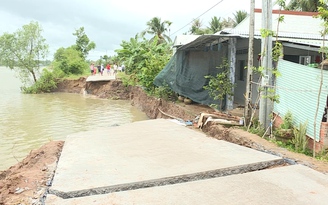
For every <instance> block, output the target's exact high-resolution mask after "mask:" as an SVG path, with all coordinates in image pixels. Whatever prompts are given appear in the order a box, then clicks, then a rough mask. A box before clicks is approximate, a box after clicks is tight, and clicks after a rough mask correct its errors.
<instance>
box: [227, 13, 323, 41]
mask: <svg viewBox="0 0 328 205" xmlns="http://www.w3.org/2000/svg"><path fill="white" fill-rule="evenodd" d="M294 13H295V14H293V12H289V13H286V14H281V15H282V16H284V21H283V22H280V23H279V30H278V35H279V37H285V38H298V39H314V40H320V39H322V36H321V35H320V32H321V30H323V25H322V23H323V21H322V20H320V19H319V18H314V17H313V16H311V15H301V13H300V12H294ZM296 14H297V15H296ZM254 17H255V20H254V21H255V23H254V26H255V29H254V35H256V36H260V35H261V33H260V32H261V28H262V13H259V12H256V13H255V16H254ZM278 18H279V14H277V13H273V14H272V30H273V31H275V32H276V29H277V25H278ZM223 32H225V33H231V34H239V35H247V36H248V33H249V16H248V17H246V19H245V20H244V21H242V22H241V23H240V24H238V25H237V26H236V27H235V28H233V29H230V30H229V29H225V30H223Z"/></svg>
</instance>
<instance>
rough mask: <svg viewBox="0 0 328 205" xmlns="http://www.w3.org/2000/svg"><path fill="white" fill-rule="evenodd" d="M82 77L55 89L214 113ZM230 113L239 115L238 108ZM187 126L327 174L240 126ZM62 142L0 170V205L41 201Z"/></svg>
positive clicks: (170, 112)
mask: <svg viewBox="0 0 328 205" xmlns="http://www.w3.org/2000/svg"><path fill="white" fill-rule="evenodd" d="M85 80H86V79H85V78H80V79H78V80H64V81H63V82H61V83H60V84H59V85H58V88H57V89H56V90H55V92H69V93H87V94H90V95H94V96H97V97H99V98H107V99H123V100H130V101H131V104H132V105H134V106H136V107H138V108H139V109H140V110H141V111H143V112H145V113H146V114H147V115H148V117H149V118H150V119H156V118H178V119H182V120H191V121H193V120H194V119H195V117H196V116H199V114H200V113H204V112H205V113H215V111H214V110H213V109H212V108H210V107H208V106H204V105H199V104H190V105H186V104H184V103H175V102H168V101H164V100H162V99H157V98H154V97H149V96H147V94H146V93H145V92H144V91H143V90H142V89H141V88H140V87H125V86H124V85H123V84H122V82H121V81H120V80H116V81H110V82H93V83H86V81H85ZM215 114H218V113H215ZM230 114H232V115H234V114H235V115H238V112H237V113H230ZM229 116H230V115H229ZM189 127H190V128H191V129H195V130H197V131H201V132H204V133H205V134H206V135H207V136H208V137H214V138H216V139H219V140H226V141H229V142H232V143H236V144H239V145H242V146H246V147H250V148H252V149H256V150H260V151H264V152H267V153H271V154H275V155H278V156H281V157H283V158H285V159H288V161H289V162H292V163H298V164H303V165H306V166H309V167H311V168H313V169H315V170H317V171H319V172H322V173H324V174H328V162H323V161H319V160H316V159H313V158H311V157H309V156H306V155H303V154H299V153H293V152H290V151H288V150H286V149H284V148H281V147H278V146H277V145H275V144H274V143H271V142H269V141H267V140H265V139H263V138H261V137H259V136H257V135H254V134H251V133H248V132H246V131H243V130H242V129H240V128H237V127H230V128H228V127H224V126H222V125H218V124H212V123H208V124H207V125H206V126H204V127H202V129H199V128H198V127H196V126H189ZM63 144H64V142H62V141H51V142H49V143H47V144H45V145H44V146H42V147H41V148H39V149H37V150H34V151H31V153H30V154H29V155H28V156H27V157H26V158H25V159H24V160H23V161H21V162H19V163H17V164H16V165H14V166H12V167H10V168H9V169H8V170H5V171H2V172H0V205H2V204H21V205H23V204H42V200H43V197H44V195H45V193H46V191H47V189H48V186H49V184H50V183H51V179H52V177H53V174H54V170H55V167H56V164H57V161H58V159H59V156H60V153H61V150H62V147H63Z"/></svg>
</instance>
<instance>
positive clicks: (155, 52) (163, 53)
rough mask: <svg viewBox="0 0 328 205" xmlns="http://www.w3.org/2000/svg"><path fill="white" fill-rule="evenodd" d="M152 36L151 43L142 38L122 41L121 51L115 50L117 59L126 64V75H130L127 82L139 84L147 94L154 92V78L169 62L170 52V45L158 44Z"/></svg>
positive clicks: (157, 39) (157, 40)
mask: <svg viewBox="0 0 328 205" xmlns="http://www.w3.org/2000/svg"><path fill="white" fill-rule="evenodd" d="M159 40H160V39H159V38H158V37H157V36H154V37H153V38H152V40H151V41H148V40H147V39H145V38H144V37H139V36H138V35H136V36H135V38H131V39H130V41H129V42H127V41H123V42H122V43H121V47H122V48H121V49H118V50H116V52H117V57H118V58H119V59H120V61H122V62H125V64H126V67H127V69H126V73H127V74H129V75H131V77H130V78H129V81H131V80H132V81H133V82H134V83H137V84H140V85H141V86H143V87H144V88H145V90H146V91H147V92H149V93H153V92H154V91H155V87H156V86H155V85H154V84H153V81H154V78H155V77H156V76H157V74H158V73H159V72H160V71H161V70H162V69H163V68H164V66H165V65H166V64H167V62H168V61H169V59H170V57H171V54H172V51H171V48H170V44H168V43H166V42H163V43H160V42H159Z"/></svg>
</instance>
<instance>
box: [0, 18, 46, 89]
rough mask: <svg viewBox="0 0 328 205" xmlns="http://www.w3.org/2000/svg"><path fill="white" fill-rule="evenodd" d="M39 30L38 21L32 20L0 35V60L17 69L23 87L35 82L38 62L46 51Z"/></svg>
mask: <svg viewBox="0 0 328 205" xmlns="http://www.w3.org/2000/svg"><path fill="white" fill-rule="evenodd" d="M41 32H42V28H41V26H40V25H39V24H38V22H33V21H32V22H30V23H29V24H27V25H24V26H23V27H22V29H18V30H17V31H16V32H14V33H11V34H10V33H4V34H3V35H2V36H0V60H1V62H2V63H3V64H4V65H5V66H7V67H9V68H10V69H15V70H16V71H17V73H18V74H19V76H20V79H21V81H22V82H23V84H24V86H23V87H24V88H25V87H26V86H29V85H31V84H33V83H36V82H37V76H38V74H39V72H40V62H41V60H42V59H45V57H46V55H47V53H48V45H47V44H46V40H45V39H44V38H43V37H42V35H41ZM31 78H32V80H31Z"/></svg>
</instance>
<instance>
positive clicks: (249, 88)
mask: <svg viewBox="0 0 328 205" xmlns="http://www.w3.org/2000/svg"><path fill="white" fill-rule="evenodd" d="M254 9H255V0H251V9H250V12H249V37H248V39H249V41H248V63H247V79H246V80H247V81H246V96H245V110H244V116H245V122H244V125H245V126H247V125H248V123H249V121H250V117H251V112H250V111H251V109H250V104H251V103H252V80H253V77H252V75H253V70H252V69H253V64H254V63H253V60H254V54H253V51H254V23H255V22H254V21H255V20H254V17H255V14H254Z"/></svg>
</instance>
